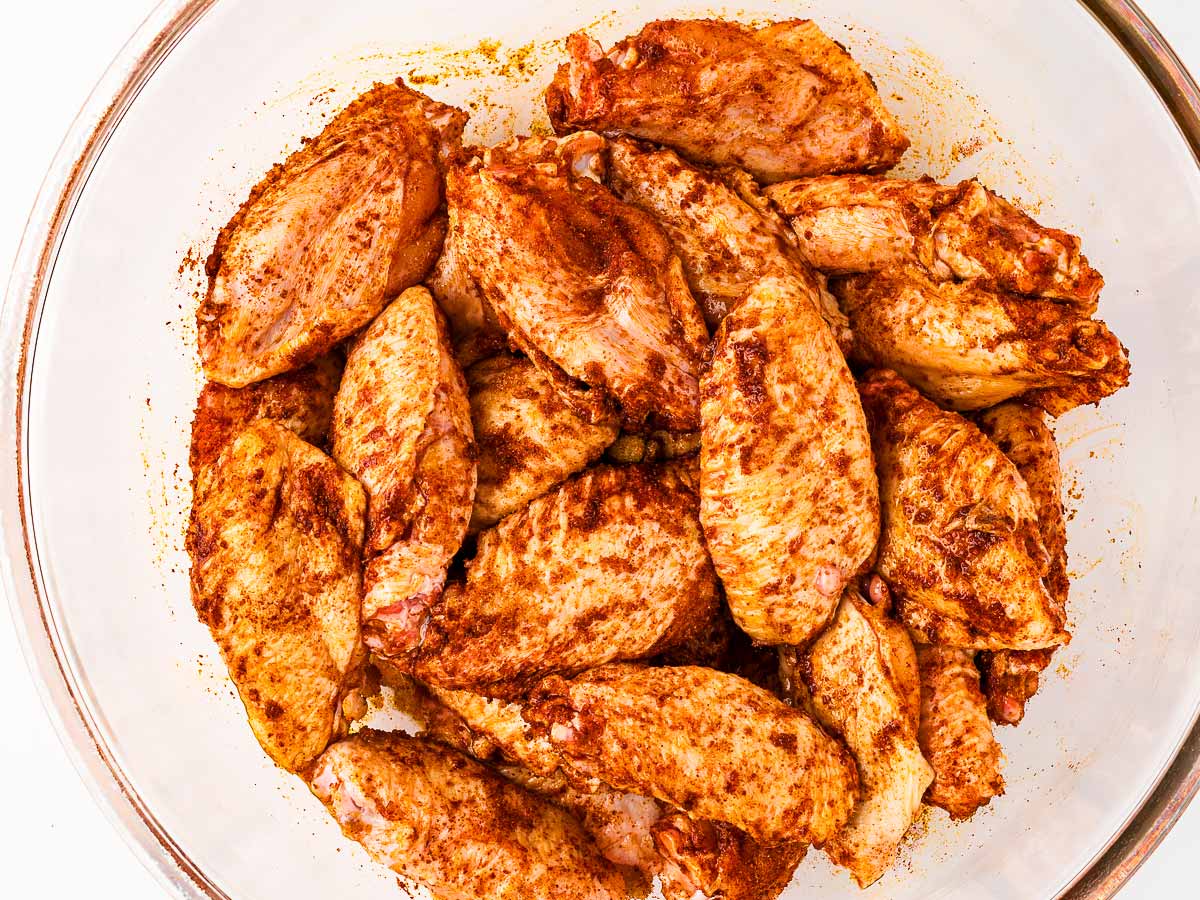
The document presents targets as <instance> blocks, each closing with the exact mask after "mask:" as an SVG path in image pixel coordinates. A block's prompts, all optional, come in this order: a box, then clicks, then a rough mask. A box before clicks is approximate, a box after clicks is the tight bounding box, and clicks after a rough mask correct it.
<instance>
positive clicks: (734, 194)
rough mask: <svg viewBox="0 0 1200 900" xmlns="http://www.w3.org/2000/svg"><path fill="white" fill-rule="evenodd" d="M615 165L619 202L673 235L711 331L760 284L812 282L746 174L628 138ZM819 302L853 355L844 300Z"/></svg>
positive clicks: (615, 153) (822, 296) (615, 154)
mask: <svg viewBox="0 0 1200 900" xmlns="http://www.w3.org/2000/svg"><path fill="white" fill-rule="evenodd" d="M608 158H609V183H610V184H611V185H612V186H613V189H614V190H615V191H616V192H617V194H618V196H620V197H621V199H622V200H624V201H625V202H626V203H632V204H633V205H634V206H637V207H640V208H641V209H644V210H646V212H648V213H650V214H651V215H653V216H654V217H655V218H656V219H658V221H659V223H660V224H661V225H662V226H663V228H664V229H665V230H666V232H667V237H669V238H670V239H671V244H672V246H673V247H674V248H675V252H676V253H678V254H679V258H680V259H681V260H682V261H683V271H684V274H685V275H686V276H687V280H688V284H689V285H690V286H691V288H692V294H693V295H694V296H695V298H696V300H697V301H698V302H699V303H700V308H701V309H702V310H703V311H704V319H705V321H706V322H708V324H709V326H710V327H712V328H716V327H717V326H718V325H720V324H721V320H722V319H724V318H725V316H726V315H727V314H728V313H729V311H730V310H731V309H732V308H733V307H734V306H735V305H736V304H737V303H738V302H739V301H740V300H741V299H742V297H744V296H745V295H746V293H747V292H748V291H749V290H750V288H751V287H753V286H754V283H755V282H756V281H758V279H759V278H762V277H763V276H765V275H780V276H794V277H797V278H804V277H805V273H806V271H807V269H806V267H805V265H804V262H803V260H802V259H801V257H800V254H799V251H798V249H797V247H796V242H795V238H794V237H793V236H792V234H791V232H790V231H789V229H788V227H787V225H786V224H785V223H784V222H783V221H782V220H781V219H780V218H779V216H778V215H777V214H776V213H775V212H774V211H773V210H772V209H771V208H770V204H769V203H767V202H766V198H765V197H763V196H762V194H761V193H760V192H759V189H758V186H757V185H756V184H754V181H753V179H751V178H750V176H748V175H747V174H746V173H745V172H741V171H738V170H736V169H726V170H724V171H722V172H719V173H712V172H707V171H704V170H703V169H700V168H698V167H696V166H693V165H691V164H690V163H687V162H684V161H683V160H682V159H680V158H679V156H678V155H677V154H676V153H675V152H674V151H672V150H667V149H660V148H655V147H651V146H649V145H647V144H642V143H639V142H638V141H634V140H631V139H629V138H617V139H616V140H614V141H612V142H610V144H609V154H608ZM818 298H819V300H820V302H821V305H820V307H819V312H820V313H821V315H822V317H824V319H825V321H826V322H827V323H828V325H829V327H830V329H832V330H833V333H834V336H835V337H836V338H838V343H839V344H840V345H844V346H845V347H846V348H849V346H850V341H851V338H850V333H849V330H848V327H847V323H846V317H845V316H844V315H842V312H841V310H840V309H838V306H837V301H836V300H834V298H833V297H832V295H830V294H829V293H828V292H826V291H821V292H819V293H818Z"/></svg>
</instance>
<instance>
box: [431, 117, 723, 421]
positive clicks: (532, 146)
mask: <svg viewBox="0 0 1200 900" xmlns="http://www.w3.org/2000/svg"><path fill="white" fill-rule="evenodd" d="M603 150H604V140H603V138H601V137H600V136H599V135H595V134H590V133H582V134H575V135H571V136H570V137H567V138H562V139H560V140H557V141H555V140H549V139H544V138H522V139H518V140H515V141H512V142H510V143H509V144H506V145H503V146H500V147H492V148H490V149H487V150H483V151H480V152H479V153H478V154H476V155H473V156H464V157H463V158H462V159H460V160H459V161H458V162H457V163H456V164H455V165H454V166H452V167H451V169H450V171H449V173H448V176H447V188H446V189H447V196H448V200H449V204H450V208H451V214H452V215H453V216H454V217H455V221H456V223H457V227H458V228H459V229H460V230H461V234H462V242H461V250H462V252H463V258H464V259H465V260H466V262H467V266H468V271H469V273H470V275H471V276H472V277H473V278H474V280H475V282H476V283H477V284H478V285H479V287H480V289H481V291H482V295H483V297H484V298H485V299H486V302H487V305H488V307H489V308H490V309H491V310H493V311H494V313H495V314H496V317H497V319H498V320H499V323H500V325H501V326H502V327H503V329H504V330H505V331H506V332H507V334H508V337H509V341H510V343H511V344H512V345H513V346H514V347H516V348H517V349H519V350H521V351H522V352H524V353H525V355H527V356H528V357H529V358H530V359H531V360H533V362H534V363H535V364H536V365H537V366H538V368H540V369H541V370H542V371H543V372H544V373H545V374H546V376H547V377H548V378H549V379H550V380H551V382H552V383H553V384H554V385H555V386H556V388H558V389H559V391H560V393H562V395H563V399H564V400H565V401H567V402H568V403H570V404H571V405H572V406H574V407H575V408H576V410H577V411H578V412H579V413H580V414H581V415H583V416H584V417H585V418H587V419H588V421H590V422H593V423H599V422H602V421H613V420H615V419H616V418H617V417H618V416H619V418H620V420H621V422H622V424H624V425H625V426H626V427H628V428H630V429H632V430H638V429H640V428H642V427H644V426H646V425H647V424H649V425H651V426H654V427H663V428H667V429H670V430H672V431H695V430H696V429H697V427H698V426H699V399H698V384H699V374H700V361H701V358H702V356H703V353H704V349H705V344H706V342H707V338H708V332H707V330H706V329H705V327H704V319H703V317H702V316H701V314H700V310H699V308H698V307H697V306H696V301H695V300H694V299H693V297H692V295H691V292H690V291H689V290H688V285H687V279H686V278H684V275H683V269H682V266H681V265H680V262H679V259H678V257H676V256H675V255H674V253H673V252H672V250H671V245H670V243H669V242H668V240H667V238H666V236H665V235H664V234H663V232H662V229H661V228H660V227H659V226H658V224H657V223H656V222H655V221H654V220H653V218H651V217H650V216H649V215H647V214H646V213H644V212H642V211H641V210H640V209H637V208H635V207H632V206H629V205H628V204H625V203H622V202H621V201H620V200H618V199H617V197H616V196H615V195H614V194H613V193H612V192H611V191H610V190H609V189H608V188H606V187H604V186H603V185H602V184H600V183H599V181H600V178H601V174H602V171H603V164H602V155H603Z"/></svg>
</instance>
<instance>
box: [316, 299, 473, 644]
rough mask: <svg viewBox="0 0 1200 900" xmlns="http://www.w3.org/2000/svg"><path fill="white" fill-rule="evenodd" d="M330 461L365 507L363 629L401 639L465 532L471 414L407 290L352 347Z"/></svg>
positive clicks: (428, 314) (436, 325)
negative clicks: (360, 493)
mask: <svg viewBox="0 0 1200 900" xmlns="http://www.w3.org/2000/svg"><path fill="white" fill-rule="evenodd" d="M332 436H333V441H332V443H333V455H334V458H335V459H336V460H337V461H338V462H339V463H340V464H341V465H342V467H343V468H345V469H346V470H347V471H349V472H351V473H353V474H354V475H355V476H356V477H357V478H358V479H359V480H360V481H361V482H362V484H363V487H365V488H366V490H367V496H368V497H369V498H370V508H369V516H368V519H367V542H366V550H367V555H368V559H367V563H366V569H365V571H364V575H363V622H364V624H365V625H369V627H370V628H371V629H373V630H374V631H375V632H377V633H387V632H389V631H391V630H396V631H399V632H401V633H405V634H406V633H407V630H408V629H409V628H410V627H411V626H412V622H411V620H410V616H411V614H412V610H413V609H414V607H415V606H421V605H427V604H428V603H429V602H430V600H431V598H433V597H435V596H437V595H438V594H439V593H440V592H441V589H442V586H443V584H444V583H445V578H446V569H447V567H448V566H449V565H450V561H451V559H452V558H453V556H454V554H455V553H457V552H458V548H459V546H460V545H461V544H462V540H463V537H464V535H465V534H466V531H467V523H468V521H469V520H470V517H471V508H472V505H473V503H474V497H475V450H474V441H473V438H472V431H471V411H470V406H469V405H468V401H467V386H466V382H465V381H464V379H463V375H462V371H461V370H460V369H459V368H458V364H457V363H456V362H455V361H454V357H453V355H452V351H451V349H450V342H449V338H448V336H447V334H446V328H445V325H444V324H443V322H442V317H441V314H440V313H439V312H438V309H437V306H436V305H435V304H434V301H433V298H432V297H431V296H430V294H429V292H428V291H427V290H425V289H424V288H421V287H415V288H409V289H408V290H407V291H405V292H404V293H403V294H401V295H400V296H399V297H397V298H396V299H395V300H394V301H392V303H391V304H390V305H389V306H388V308H387V309H386V310H384V312H383V313H382V314H381V315H380V316H379V318H377V319H376V320H375V321H374V322H372V323H371V326H370V327H369V328H368V329H367V330H366V331H365V332H364V333H363V334H362V336H361V337H360V338H359V339H358V340H356V341H355V343H354V345H353V347H352V348H351V350H350V354H349V356H348V358H347V360H346V371H345V373H344V375H343V376H342V383H341V386H340V387H339V389H338V393H337V397H336V398H335V400H334V411H333V428H332Z"/></svg>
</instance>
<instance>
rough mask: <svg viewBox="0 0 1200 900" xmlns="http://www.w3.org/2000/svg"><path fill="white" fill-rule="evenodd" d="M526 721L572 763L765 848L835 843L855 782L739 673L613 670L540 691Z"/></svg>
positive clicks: (823, 739)
mask: <svg viewBox="0 0 1200 900" xmlns="http://www.w3.org/2000/svg"><path fill="white" fill-rule="evenodd" d="M522 714H523V715H524V717H525V720H526V721H527V722H529V723H530V724H531V725H534V726H537V727H538V728H539V729H540V733H542V734H544V735H545V736H546V737H547V738H548V739H549V741H550V743H551V745H552V746H553V747H554V749H555V750H556V751H557V752H558V754H559V756H560V757H561V758H562V760H563V766H564V768H565V769H566V768H568V767H569V768H570V769H571V770H574V771H575V772H576V773H578V775H579V776H582V777H596V778H599V779H600V780H601V781H603V782H605V783H606V784H608V785H610V786H612V787H614V788H616V789H618V790H622V791H633V792H635V793H640V794H646V795H648V796H651V797H655V798H656V799H659V800H662V801H663V802H665V803H669V804H671V805H672V806H675V807H677V808H679V809H682V810H683V811H684V812H686V813H688V814H689V815H690V816H693V817H698V818H707V819H716V820H718V821H721V822H728V823H729V824H731V825H734V826H736V827H737V828H740V829H741V830H743V831H745V832H746V833H747V834H749V835H750V836H751V837H752V838H754V839H755V840H758V841H762V842H763V843H765V844H780V843H814V844H817V845H818V846H819V845H821V844H824V843H825V842H826V841H828V840H829V839H830V838H832V837H833V836H834V835H835V834H836V833H837V832H838V831H839V830H840V829H841V828H842V826H843V825H845V824H846V821H847V820H848V819H849V817H850V813H851V810H852V809H853V807H854V804H855V801H856V800H857V798H858V777H857V774H856V772H855V767H854V762H853V760H852V759H851V758H850V755H849V753H847V752H846V749H845V748H844V747H843V746H841V744H839V743H838V742H837V741H835V740H834V739H832V738H830V737H829V736H828V735H826V734H825V732H823V731H822V730H821V729H820V727H819V726H818V725H816V724H815V723H814V722H813V721H812V720H811V719H809V718H808V717H807V716H805V715H804V714H803V713H801V712H800V711H798V710H796V709H793V708H792V707H790V706H788V705H786V704H785V703H783V702H782V701H781V700H779V699H778V698H776V697H775V696H774V695H772V694H770V693H768V692H767V691H765V690H763V689H762V688H758V687H755V686H754V685H752V684H750V683H749V682H748V681H745V680H743V679H741V678H738V677H737V676H735V675H727V674H725V673H723V672H715V671H713V670H712V669H703V668H699V667H694V666H678V667H662V668H654V667H647V666H638V665H629V664H613V665H607V666H601V667H599V668H596V669H592V670H591V671H589V672H585V673H584V674H582V675H579V676H577V677H575V678H573V679H571V680H566V679H564V678H562V677H560V676H551V677H550V678H547V679H545V680H544V681H543V682H542V683H541V684H540V685H538V686H537V687H536V688H535V689H534V691H533V692H532V694H531V695H530V699H529V700H528V701H527V702H526V703H525V704H524V708H523V710H522Z"/></svg>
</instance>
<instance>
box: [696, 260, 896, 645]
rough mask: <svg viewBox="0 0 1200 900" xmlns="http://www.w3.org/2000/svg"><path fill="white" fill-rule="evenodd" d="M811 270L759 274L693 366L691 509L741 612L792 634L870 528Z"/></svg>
mask: <svg viewBox="0 0 1200 900" xmlns="http://www.w3.org/2000/svg"><path fill="white" fill-rule="evenodd" d="M816 310H817V305H816V300H815V297H814V293H813V289H812V286H811V283H810V282H806V281H803V280H800V279H797V278H777V277H767V278H763V279H762V280H760V281H759V282H757V283H756V284H755V285H754V287H753V288H751V290H750V293H749V294H748V295H747V296H746V299H745V300H743V301H742V303H741V304H740V305H739V306H738V307H737V309H736V310H734V312H732V313H731V314H730V315H729V316H728V317H727V318H726V319H725V321H724V323H722V325H721V328H720V330H719V331H718V332H717V336H716V339H715V342H714V347H713V355H712V365H711V367H710V369H709V371H708V372H707V373H706V374H705V375H704V378H703V379H702V387H701V393H702V409H701V417H702V420H703V423H702V424H703V430H702V433H703V442H702V444H701V448H700V465H701V482H700V489H701V497H702V500H701V508H700V514H701V520H702V521H703V523H704V533H705V536H706V537H707V539H708V546H709V550H710V551H711V553H712V558H713V565H714V566H715V567H716V570H717V573H718V574H719V575H720V576H721V580H722V582H723V583H724V585H725V592H726V596H727V598H728V601H729V608H730V610H731V611H732V612H733V617H734V619H735V620H736V621H737V623H738V625H739V626H741V628H742V629H743V630H744V631H745V632H746V633H747V634H749V635H750V636H751V637H752V638H754V639H755V640H756V641H759V642H761V643H768V644H803V643H805V642H806V641H808V640H809V639H810V638H812V637H813V636H814V635H816V634H817V632H819V631H820V630H821V629H822V628H823V627H824V626H825V624H826V623H827V622H828V621H829V620H830V618H831V617H832V616H833V612H834V609H835V608H836V607H837V604H838V599H839V597H840V596H841V592H842V588H843V587H845V585H846V582H847V581H848V580H849V579H850V578H851V577H852V576H853V575H854V574H855V573H857V572H859V571H860V570H861V569H862V568H863V565H864V563H866V562H867V560H868V558H869V557H870V555H871V553H872V551H873V550H874V548H875V543H876V540H877V539H878V537H879V498H878V488H877V485H876V481H875V471H874V466H873V463H872V459H871V446H870V436H869V434H868V433H867V425H866V421H865V419H864V418H863V411H862V406H861V404H860V402H859V398H858V392H857V390H856V389H855V386H854V379H853V377H852V376H851V374H850V370H849V369H848V368H847V367H846V362H845V360H844V359H843V358H842V354H841V352H840V351H839V350H838V347H837V343H836V342H835V341H834V339H833V335H832V334H831V333H830V331H829V328H828V327H827V326H826V325H825V323H824V322H823V321H822V320H821V317H820V316H819V315H817V311H816Z"/></svg>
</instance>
